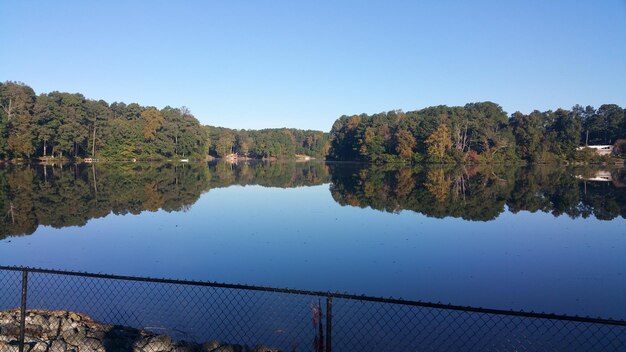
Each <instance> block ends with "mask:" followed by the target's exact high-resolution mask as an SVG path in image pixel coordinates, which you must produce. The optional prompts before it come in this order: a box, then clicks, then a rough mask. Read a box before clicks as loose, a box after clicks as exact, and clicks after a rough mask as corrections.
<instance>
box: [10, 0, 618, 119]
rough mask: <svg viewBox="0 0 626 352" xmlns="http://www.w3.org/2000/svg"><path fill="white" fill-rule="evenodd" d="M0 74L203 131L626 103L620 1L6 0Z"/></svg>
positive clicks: (37, 88) (38, 88) (41, 88)
mask: <svg viewBox="0 0 626 352" xmlns="http://www.w3.org/2000/svg"><path fill="white" fill-rule="evenodd" d="M0 80H1V81H5V80H16V81H22V82H24V83H26V84H28V85H30V86H31V87H33V89H35V91H36V92H37V93H42V92H50V91H53V90H59V91H67V92H80V93H83V94H84V95H85V96H86V97H88V98H92V99H104V100H106V101H108V102H113V101H124V102H126V103H131V102H137V103H139V104H142V105H154V106H157V107H159V108H160V107H163V106H166V105H170V106H176V107H178V106H183V105H184V106H188V107H189V108H190V109H191V111H192V113H193V114H194V115H195V116H196V117H197V118H198V119H199V120H200V121H201V122H202V123H204V124H211V125H217V126H225V127H231V128H266V127H295V128H307V129H308V128H310V129H320V130H326V131H327V130H329V129H330V127H331V125H332V123H333V122H334V120H335V119H336V118H338V117H339V116H341V115H343V114H346V115H350V114H358V113H363V112H365V113H376V112H381V111H387V110H392V109H402V110H405V111H408V110H415V109H420V108H423V107H426V106H431V105H439V104H446V105H463V104H465V103H468V102H474V101H485V100H490V101H494V102H496V103H498V104H500V105H502V106H503V108H504V109H505V110H506V111H507V112H509V113H512V112H514V111H516V110H520V111H522V112H530V111H531V110H533V109H540V110H547V109H555V108H558V107H565V108H569V107H571V106H573V105H574V104H577V103H579V104H582V105H588V104H589V105H593V106H596V107H597V106H599V105H600V104H603V103H616V104H619V105H621V106H626V1H625V0H589V1H576V0H567V1H557V0H553V1H544V0H541V1H535V0H519V1H495V0H494V1H478V0H476V1H447V0H444V1H441V0H439V1H341V0H335V1H293V0H289V1H234V0H229V1H208V0H207V1H154V0H150V1H147V0H146V1H130V0H126V1H111V0H108V1H84V0H80V1H62V0H59V1H30V0H19V1H18V0H2V1H0Z"/></svg>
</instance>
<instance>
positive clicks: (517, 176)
mask: <svg viewBox="0 0 626 352" xmlns="http://www.w3.org/2000/svg"><path fill="white" fill-rule="evenodd" d="M597 172H598V170H596V169H590V168H565V167H554V166H532V167H510V166H503V165H484V166H469V167H465V166H447V167H446V166H444V167H442V166H431V167H420V166H416V167H406V166H402V167H397V168H393V167H390V166H389V165H382V166H378V165H374V166H366V165H355V164H352V165H346V164H332V165H331V174H332V182H333V183H332V185H331V193H332V196H333V198H334V199H335V201H337V202H338V203H339V204H341V205H350V206H357V207H362V208H364V207H370V208H372V209H377V210H381V211H386V212H399V211H403V210H411V211H414V212H418V213H422V214H424V215H427V216H431V217H437V218H444V217H448V216H451V217H458V218H463V219H466V220H478V221H488V220H493V219H495V218H497V217H498V215H499V214H501V213H502V212H504V211H505V210H506V209H508V210H509V211H511V212H512V213H518V212H520V211H530V212H536V211H541V212H546V213H551V214H553V215H554V216H561V215H567V216H570V217H572V218H577V217H589V216H591V215H593V216H595V217H596V218H598V219H602V220H610V219H614V218H616V217H618V216H621V217H625V215H626V187H624V185H625V184H626V182H625V180H626V171H624V169H615V170H611V171H605V172H608V173H609V174H610V175H611V177H610V179H611V182H597V181H585V178H584V177H583V178H580V177H579V178H577V177H575V175H581V174H582V175H585V174H587V175H594V174H595V173H597ZM588 178H589V179H592V178H593V177H591V176H589V177H588Z"/></svg>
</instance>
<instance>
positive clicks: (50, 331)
mask: <svg viewBox="0 0 626 352" xmlns="http://www.w3.org/2000/svg"><path fill="white" fill-rule="evenodd" d="M0 285H1V287H2V290H1V291H0V351H2V352H4V351H33V352H35V351H42V352H43V351H49V352H54V351H76V352H82V351H102V352H109V351H145V352H160V351H163V352H164V351H168V352H169V351H172V352H173V351H215V352H226V351H231V352H243V351H256V352H260V351H314V352H322V351H341V352H343V351H626V322H625V321H623V320H611V319H600V318H588V317H587V318H586V317H573V316H562V315H551V314H543V313H541V314H540V313H525V312H512V311H502V310H493V309H482V308H472V307H459V306H452V305H443V304H433V303H424V302H415V301H405V300H394V299H385V298H375V297H365V296H354V295H348V294H333V293H325V292H315V291H300V290H289V289H275V288H265V287H257V286H244V285H230V284H221V283H211V282H197V281H181V280H165V279H150V278H139V277H124V276H115V275H102V274H88V273H76V272H64V271H56V270H45V269H33V268H16V267H0Z"/></svg>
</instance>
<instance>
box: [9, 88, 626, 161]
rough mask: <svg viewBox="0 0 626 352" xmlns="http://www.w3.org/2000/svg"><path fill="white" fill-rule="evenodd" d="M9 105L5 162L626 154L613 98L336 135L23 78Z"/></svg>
mask: <svg viewBox="0 0 626 352" xmlns="http://www.w3.org/2000/svg"><path fill="white" fill-rule="evenodd" d="M0 105H1V109H0V160H7V159H18V158H27V159H30V158H44V159H46V158H64V157H65V158H74V159H76V158H87V157H90V158H98V159H110V160H130V159H139V160H154V159H174V158H198V159H205V158H207V157H208V156H213V157H220V158H221V157H226V156H229V155H231V154H236V155H237V156H238V157H243V158H259V159H260V158H264V159H275V158H283V159H284V158H295V157H296V156H298V155H305V156H310V157H315V158H326V157H328V158H329V159H332V160H350V161H368V162H375V163H379V162H435V163H490V162H520V161H522V162H529V163H549V162H562V161H573V160H578V161H593V160H594V159H596V160H597V159H600V161H603V160H602V159H601V158H599V157H598V156H597V155H596V154H595V153H594V152H590V151H582V152H577V151H576V148H577V147H579V146H581V145H596V144H614V145H615V146H616V148H615V150H616V151H618V152H621V153H626V117H625V110H624V109H623V108H621V107H620V106H617V105H614V104H605V105H602V106H600V107H599V108H598V109H595V108H593V107H591V106H587V107H582V106H580V105H576V106H574V107H573V108H571V109H570V110H565V109H557V110H555V111H552V110H549V111H544V112H541V111H533V112H531V113H530V114H523V113H520V112H515V113H513V114H512V115H510V116H508V115H507V113H506V112H504V111H503V109H502V108H501V107H500V106H499V105H497V104H495V103H491V102H481V103H471V104H467V105H465V106H452V107H449V106H445V105H441V106H434V107H428V108H424V109H421V110H416V111H409V112H402V111H399V110H396V111H389V112H383V113H378V114H373V115H367V114H362V115H354V116H342V117H340V118H339V119H338V120H337V121H336V122H335V123H334V124H333V126H332V129H331V131H330V134H329V133H324V132H321V131H311V130H306V131H305V130H298V129H288V128H280V129H265V130H256V131H255V130H234V129H228V128H223V127H212V126H202V125H201V124H200V123H199V122H198V120H197V119H196V118H195V117H194V116H193V115H192V114H191V112H190V111H189V109H188V108H185V107H181V108H172V107H169V106H166V107H164V108H162V109H157V108H155V107H151V106H141V105H139V104H136V103H132V104H125V103H120V102H114V103H111V104H109V103H107V102H105V101H103V100H97V101H96V100H91V99H86V98H85V97H84V96H83V95H81V94H78V93H75V94H70V93H61V92H51V93H47V94H40V95H36V94H35V92H34V91H33V89H32V88H30V87H28V86H27V85H25V84H22V83H15V82H5V83H0ZM604 161H606V160H604Z"/></svg>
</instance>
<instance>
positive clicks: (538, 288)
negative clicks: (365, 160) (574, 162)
mask: <svg viewBox="0 0 626 352" xmlns="http://www.w3.org/2000/svg"><path fill="white" fill-rule="evenodd" d="M625 217H626V170H624V169H623V168H621V169H620V168H616V169H598V168H591V167H576V168H574V167H554V166H528V167H519V166H502V165H495V166H471V167H470V166H466V167H459V166H444V167H442V166H419V165H418V166H413V167H408V166H397V165H367V164H358V163H324V162H306V163H296V162H272V163H269V162H244V163H241V162H240V163H239V164H228V163H221V162H219V163H218V162H211V163H208V164H207V163H189V164H184V163H179V164H157V163H108V164H104V163H103V164H95V165H65V166H60V165H55V166H52V165H48V166H42V165H30V166H28V165H0V265H24V266H33V267H44V268H54V269H62V270H79V271H89V272H102V273H111V274H120V275H141V276H151V277H167V278H179V279H194V280H210V281H219V282H227V283H243V284H251V285H263V286H275V287H289V288H297V289H310V290H321V291H339V292H349V293H354V294H367V295H375V296H384V297H390V296H392V297H401V298H404V299H410V300H424V301H433V302H444V303H453V304H458V305H472V306H482V307H489V308H501V309H524V310H528V311H530V310H534V311H546V312H552V313H561V314H579V315H593V316H602V317H612V318H621V319H624V318H626V299H624V298H625V297H626V260H624V254H625V253H626V220H625Z"/></svg>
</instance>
